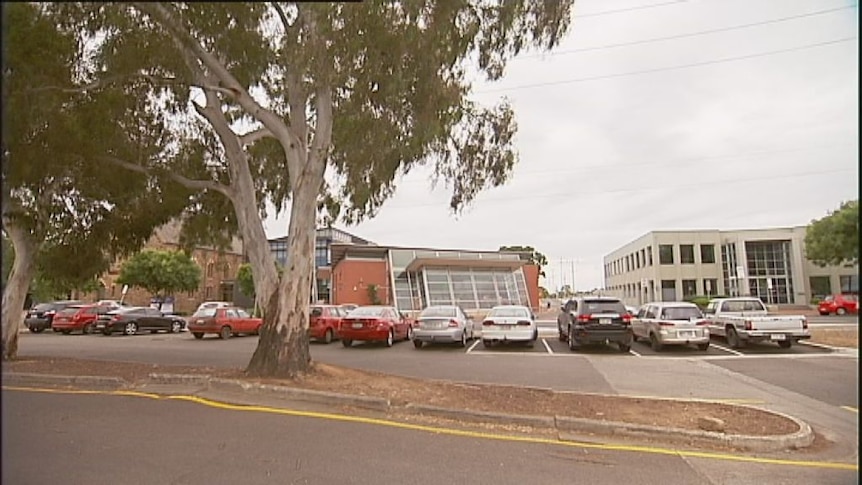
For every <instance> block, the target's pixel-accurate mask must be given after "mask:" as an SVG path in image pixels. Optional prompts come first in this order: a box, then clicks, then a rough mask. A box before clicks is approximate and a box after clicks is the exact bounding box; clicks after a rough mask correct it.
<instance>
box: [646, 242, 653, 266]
mask: <svg viewBox="0 0 862 485" xmlns="http://www.w3.org/2000/svg"><path fill="white" fill-rule="evenodd" d="M646 252H647V261H649V266H652V246H649V247H647V248H646Z"/></svg>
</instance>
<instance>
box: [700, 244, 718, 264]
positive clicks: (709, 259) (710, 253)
mask: <svg viewBox="0 0 862 485" xmlns="http://www.w3.org/2000/svg"><path fill="white" fill-rule="evenodd" d="M700 262H701V263H703V264H711V263H714V262H715V245H714V244H701V245H700Z"/></svg>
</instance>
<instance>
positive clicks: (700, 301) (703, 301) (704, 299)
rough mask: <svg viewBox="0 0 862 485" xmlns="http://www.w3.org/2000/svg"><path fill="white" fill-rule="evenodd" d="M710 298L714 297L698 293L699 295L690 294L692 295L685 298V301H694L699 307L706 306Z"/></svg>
mask: <svg viewBox="0 0 862 485" xmlns="http://www.w3.org/2000/svg"><path fill="white" fill-rule="evenodd" d="M712 298H714V297H711V296H700V295H699V296H692V297H689V298H686V300H685V301H687V302H689V303H694V304H695V305H697V306H698V307H700V308H706V306H707V305H708V304H709V300H711V299H712Z"/></svg>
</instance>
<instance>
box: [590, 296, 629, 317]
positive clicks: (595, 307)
mask: <svg viewBox="0 0 862 485" xmlns="http://www.w3.org/2000/svg"><path fill="white" fill-rule="evenodd" d="M625 312H626V307H625V306H624V305H623V304H622V302H621V301H619V300H584V313H619V314H620V315H622V314H623V313H625Z"/></svg>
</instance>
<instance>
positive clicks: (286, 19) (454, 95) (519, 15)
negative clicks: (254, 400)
mask: <svg viewBox="0 0 862 485" xmlns="http://www.w3.org/2000/svg"><path fill="white" fill-rule="evenodd" d="M572 3H573V0H560V1H553V2H548V1H540V2H536V1H532V0H509V1H487V0H469V1H468V0H452V1H446V2H441V1H430V0H424V1H423V0H411V1H394V2H391V1H367V2H359V3H339V2H332V3H280V2H272V3H259V2H254V3H195V2H187V3H179V2H177V3H129V4H126V3H122V4H120V3H115V4H98V3H91V4H57V7H56V8H58V9H60V10H61V11H63V12H64V13H65V17H66V18H68V19H70V20H69V21H70V22H72V23H75V22H78V23H81V22H87V25H88V27H89V33H90V34H92V35H97V36H99V37H100V38H101V39H102V41H101V44H100V49H99V52H100V55H99V56H98V64H99V66H100V68H99V71H100V72H102V73H104V76H103V78H102V79H101V82H102V83H105V84H108V83H134V84H135V85H136V86H138V88H139V90H138V91H137V96H138V97H139V98H142V99H143V98H149V99H152V98H154V97H160V99H161V101H162V106H163V107H164V110H165V112H166V113H169V114H170V116H171V117H172V118H173V119H177V120H182V122H181V123H178V125H181V127H180V128H177V129H176V130H175V131H174V133H175V134H177V138H178V139H180V140H182V143H181V145H182V146H183V147H186V149H188V150H190V151H193V152H195V153H197V154H199V155H200V156H199V157H195V158H194V160H195V161H197V162H200V163H199V164H198V165H193V164H190V165H185V166H177V165H166V164H165V161H164V160H162V159H145V158H143V157H136V158H127V159H123V158H121V157H115V158H114V159H113V163H115V164H116V165H119V166H123V167H126V168H128V169H130V170H134V171H140V172H146V173H161V174H162V176H164V177H170V178H172V179H174V180H178V177H184V178H185V180H184V181H183V183H185V185H186V186H187V187H189V188H191V189H195V190H200V191H204V192H207V193H218V194H222V195H223V196H224V197H226V199H228V200H229V201H230V203H231V204H232V206H233V214H232V217H234V218H235V222H236V224H237V227H238V230H239V233H240V234H241V236H242V238H243V241H244V246H245V249H246V252H247V255H248V258H249V263H250V264H251V266H252V268H253V278H254V287H255V289H256V299H257V301H258V302H259V303H261V304H262V305H263V307H264V308H265V309H266V311H265V320H264V325H263V328H262V330H261V337H260V339H259V344H258V347H257V349H256V351H255V353H254V355H253V356H252V358H251V361H250V362H249V366H248V369H247V370H248V372H249V373H251V374H257V375H277V376H293V375H296V374H297V373H302V372H305V371H307V370H309V369H310V363H311V360H310V356H309V353H308V339H307V337H306V331H305V330H306V328H307V326H308V303H309V300H310V291H311V284H312V278H313V261H314V257H313V251H314V236H315V226H316V223H317V220H318V217H322V216H325V217H327V218H328V219H329V220H333V219H337V218H340V219H342V220H344V221H346V222H356V221H358V220H361V219H363V218H367V217H372V216H373V215H375V213H376V212H377V211H378V210H379V208H380V206H381V204H382V203H383V202H384V201H385V200H386V199H387V198H388V197H389V196H391V195H392V193H393V192H394V190H395V187H396V179H397V177H398V176H399V175H402V174H404V173H407V172H409V171H410V170H411V169H413V168H415V167H417V166H421V165H430V166H431V167H433V172H434V176H433V178H434V182H438V181H440V180H443V181H444V183H445V184H446V185H447V187H450V188H451V191H452V195H451V200H450V206H451V209H452V211H454V212H458V211H460V210H462V209H463V208H464V207H465V206H466V205H467V204H469V203H470V202H471V201H472V200H473V199H474V197H475V196H476V194H477V193H479V192H480V191H481V190H482V189H484V188H487V187H491V186H497V185H500V184H502V183H504V182H505V181H506V180H507V178H508V177H509V175H510V174H511V170H512V167H513V166H514V164H515V162H516V158H517V155H516V153H515V150H514V147H513V136H514V134H515V132H516V123H515V118H514V113H513V111H512V109H511V106H510V105H509V104H508V103H507V102H506V101H505V100H501V102H500V103H499V104H497V105H496V106H491V107H484V106H480V105H478V104H476V103H474V102H473V101H471V100H470V98H469V95H470V91H471V87H472V83H471V81H470V79H469V78H470V76H471V74H472V72H471V71H477V72H479V73H481V74H482V75H484V76H486V77H487V78H488V79H490V80H498V79H499V78H500V77H501V76H502V75H503V73H504V69H505V66H506V64H507V61H508V60H509V59H510V58H511V57H512V56H514V55H516V54H518V53H519V52H520V51H521V50H523V49H527V48H540V49H549V48H552V47H554V46H555V45H557V44H558V42H559V41H560V39H561V37H562V36H563V35H564V33H565V32H566V30H567V29H568V26H569V19H570V11H571V6H572ZM187 160H192V158H187ZM267 201H269V202H271V203H273V204H274V205H275V207H276V208H277V209H283V208H285V207H287V206H288V205H289V207H290V222H289V228H288V254H289V255H290V256H289V261H288V263H287V266H286V267H285V269H284V274H283V277H279V275H278V273H277V272H276V269H275V265H274V260H273V257H272V255H271V254H270V252H269V248H268V244H267V241H266V234H265V232H264V227H263V223H262V216H264V215H265V204H266V202H267Z"/></svg>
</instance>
